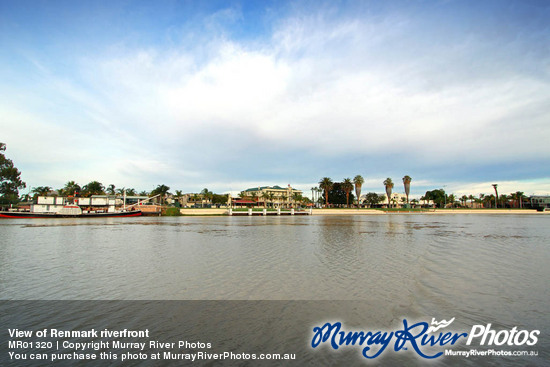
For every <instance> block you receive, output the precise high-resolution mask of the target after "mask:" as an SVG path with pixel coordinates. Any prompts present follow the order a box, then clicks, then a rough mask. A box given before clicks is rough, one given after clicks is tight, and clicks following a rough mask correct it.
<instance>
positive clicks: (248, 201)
mask: <svg viewBox="0 0 550 367" xmlns="http://www.w3.org/2000/svg"><path fill="white" fill-rule="evenodd" d="M233 202H234V203H235V204H256V202H255V201H250V200H233Z"/></svg>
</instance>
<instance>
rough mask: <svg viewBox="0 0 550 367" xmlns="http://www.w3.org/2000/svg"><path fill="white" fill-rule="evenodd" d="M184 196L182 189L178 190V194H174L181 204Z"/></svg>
mask: <svg viewBox="0 0 550 367" xmlns="http://www.w3.org/2000/svg"><path fill="white" fill-rule="evenodd" d="M182 197H183V192H182V191H181V190H176V194H175V195H174V198H175V199H176V201H177V202H178V203H179V204H180V205H181V203H180V199H181V198H182Z"/></svg>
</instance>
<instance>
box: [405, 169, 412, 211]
mask: <svg viewBox="0 0 550 367" xmlns="http://www.w3.org/2000/svg"><path fill="white" fill-rule="evenodd" d="M411 181H412V178H411V176H409V175H407V176H405V177H403V185H404V186H405V195H407V204H409V192H410V191H411Z"/></svg>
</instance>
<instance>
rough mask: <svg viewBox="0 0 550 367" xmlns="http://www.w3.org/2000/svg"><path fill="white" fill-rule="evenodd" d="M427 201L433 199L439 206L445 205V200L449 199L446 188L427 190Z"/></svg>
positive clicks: (425, 196) (425, 198)
mask: <svg viewBox="0 0 550 367" xmlns="http://www.w3.org/2000/svg"><path fill="white" fill-rule="evenodd" d="M423 200H426V201H430V200H431V201H433V202H434V204H436V205H437V206H438V207H439V208H441V207H442V206H443V204H444V203H445V201H446V200H447V196H446V194H445V190H443V189H436V190H432V191H426V194H425V195H424V199H423Z"/></svg>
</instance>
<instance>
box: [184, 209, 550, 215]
mask: <svg viewBox="0 0 550 367" xmlns="http://www.w3.org/2000/svg"><path fill="white" fill-rule="evenodd" d="M180 212H181V214H182V215H184V216H218V215H226V214H227V209H215V208H213V209H208V208H205V209H181V210H180ZM312 214H313V215H389V214H391V215H401V214H427V215H433V214H550V212H549V211H546V212H537V211H536V210H535V209H425V210H418V209H411V210H407V209H400V210H394V209H392V210H384V209H354V208H350V209H347V208H337V209H336V208H332V209H313V212H312Z"/></svg>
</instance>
